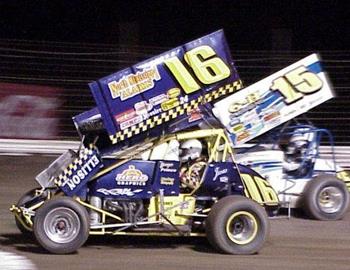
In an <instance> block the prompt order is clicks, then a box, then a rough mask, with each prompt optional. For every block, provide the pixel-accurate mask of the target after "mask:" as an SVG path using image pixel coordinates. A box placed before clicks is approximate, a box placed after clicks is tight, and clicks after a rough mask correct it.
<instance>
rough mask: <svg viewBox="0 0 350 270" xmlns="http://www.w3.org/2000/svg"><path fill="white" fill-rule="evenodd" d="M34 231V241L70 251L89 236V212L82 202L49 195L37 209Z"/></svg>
mask: <svg viewBox="0 0 350 270" xmlns="http://www.w3.org/2000/svg"><path fill="white" fill-rule="evenodd" d="M33 231H34V235H35V237H36V239H37V241H38V242H39V243H40V245H41V246H42V247H43V248H45V249H46V250H47V251H49V252H51V253H56V254H67V253H72V252H74V251H76V250H77V249H78V248H80V247H81V246H82V245H83V244H84V243H85V242H86V240H87V238H88V236H89V215H88V212H87V211H86V209H85V208H84V207H83V206H82V205H80V204H78V203H77V202H76V201H74V200H73V199H71V198H68V197H60V198H56V199H52V200H49V201H47V202H45V203H44V205H43V206H42V207H40V208H39V209H38V211H37V212H36V215H35V219H34V226H33Z"/></svg>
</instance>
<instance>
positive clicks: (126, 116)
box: [114, 109, 136, 123]
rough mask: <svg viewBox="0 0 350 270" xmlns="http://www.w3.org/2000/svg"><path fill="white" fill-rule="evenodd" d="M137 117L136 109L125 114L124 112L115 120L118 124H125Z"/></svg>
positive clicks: (116, 116)
mask: <svg viewBox="0 0 350 270" xmlns="http://www.w3.org/2000/svg"><path fill="white" fill-rule="evenodd" d="M135 116H136V112H135V110H134V109H130V110H127V111H125V112H122V113H120V114H117V115H115V116H114V118H115V120H116V121H117V122H118V123H123V122H126V121H128V120H130V119H132V118H134V117H135Z"/></svg>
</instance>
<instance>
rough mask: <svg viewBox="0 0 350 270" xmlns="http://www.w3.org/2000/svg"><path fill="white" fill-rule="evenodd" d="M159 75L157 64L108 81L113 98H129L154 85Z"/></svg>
mask: <svg viewBox="0 0 350 270" xmlns="http://www.w3.org/2000/svg"><path fill="white" fill-rule="evenodd" d="M160 79H161V78H160V75H159V72H158V68H157V66H153V67H150V68H147V69H144V70H142V71H140V72H137V73H136V74H129V75H128V76H125V77H123V78H122V79H120V80H119V81H111V82H110V83H108V88H109V90H110V93H111V96H112V98H113V99H116V98H120V99H121V100H126V99H129V98H131V97H133V96H136V95H138V94H141V93H143V92H145V91H147V90H150V89H152V88H153V87H154V85H155V84H154V81H159V80H160Z"/></svg>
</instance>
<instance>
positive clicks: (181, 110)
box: [110, 80, 242, 144]
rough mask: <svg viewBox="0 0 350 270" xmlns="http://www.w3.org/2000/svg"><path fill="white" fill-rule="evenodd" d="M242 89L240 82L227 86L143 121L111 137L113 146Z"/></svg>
mask: <svg viewBox="0 0 350 270" xmlns="http://www.w3.org/2000/svg"><path fill="white" fill-rule="evenodd" d="M241 88H242V81H241V80H238V81H235V82H233V83H231V84H227V85H225V86H223V87H220V88H218V89H216V90H214V91H212V92H210V93H207V94H205V95H204V96H200V97H198V98H197V99H193V100H191V101H190V102H189V103H185V104H182V105H180V106H177V107H176V108H173V109H170V110H169V111H166V112H163V113H161V114H159V115H156V116H153V117H151V118H149V119H147V120H146V121H143V122H141V123H139V124H137V125H134V126H132V127H130V128H127V129H125V130H121V131H119V132H117V133H116V134H115V135H111V136H110V140H111V141H112V144H116V143H118V142H121V141H124V140H126V139H128V138H131V137H133V136H135V135H137V134H140V133H141V132H144V131H146V130H149V129H152V128H154V127H156V126H159V125H161V124H163V123H166V122H168V121H170V120H172V119H175V118H177V117H178V116H180V115H183V114H185V113H187V112H190V111H192V110H193V109H196V108H197V107H198V106H199V105H200V104H205V103H208V102H212V101H214V100H216V99H218V98H219V97H222V96H225V95H228V94H230V93H233V92H235V91H237V90H239V89H241Z"/></svg>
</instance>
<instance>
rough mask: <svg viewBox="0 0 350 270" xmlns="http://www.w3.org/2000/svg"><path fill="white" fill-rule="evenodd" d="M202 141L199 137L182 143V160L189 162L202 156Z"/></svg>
mask: <svg viewBox="0 0 350 270" xmlns="http://www.w3.org/2000/svg"><path fill="white" fill-rule="evenodd" d="M201 153H202V143H201V142H200V141H199V140H197V139H190V140H187V141H185V142H183V143H182V144H181V145H180V161H181V162H187V161H189V160H195V159H197V158H199V157H200V156H201Z"/></svg>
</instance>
